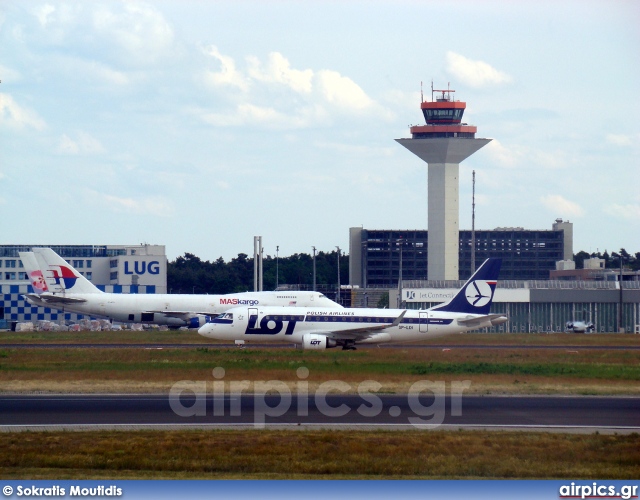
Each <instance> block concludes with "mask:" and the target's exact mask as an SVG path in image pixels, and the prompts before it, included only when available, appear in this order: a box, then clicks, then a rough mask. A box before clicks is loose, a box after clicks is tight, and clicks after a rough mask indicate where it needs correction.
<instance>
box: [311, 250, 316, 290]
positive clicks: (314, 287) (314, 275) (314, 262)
mask: <svg viewBox="0 0 640 500" xmlns="http://www.w3.org/2000/svg"><path fill="white" fill-rule="evenodd" d="M311 248H312V249H313V291H314V292H315V291H316V247H311Z"/></svg>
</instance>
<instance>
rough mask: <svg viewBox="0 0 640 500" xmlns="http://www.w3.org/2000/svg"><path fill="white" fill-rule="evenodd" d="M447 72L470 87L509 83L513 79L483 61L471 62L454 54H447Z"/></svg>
mask: <svg viewBox="0 0 640 500" xmlns="http://www.w3.org/2000/svg"><path fill="white" fill-rule="evenodd" d="M447 72H448V73H450V74H451V75H453V76H455V77H456V78H457V79H458V80H460V81H462V82H463V83H466V84H467V85H469V86H471V87H485V86H488V85H501V84H506V83H511V82H512V81H513V79H512V78H511V76H509V75H508V74H506V73H503V72H502V71H498V70H497V69H495V68H493V67H492V66H490V65H489V64H487V63H486V62H484V61H472V60H471V59H467V58H466V57H464V56H461V55H460V54H456V53H455V52H447Z"/></svg>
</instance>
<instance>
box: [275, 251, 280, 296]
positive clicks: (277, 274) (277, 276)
mask: <svg viewBox="0 0 640 500" xmlns="http://www.w3.org/2000/svg"><path fill="white" fill-rule="evenodd" d="M279 251H280V246H279V245H276V290H277V289H278V284H279V283H278V281H279V280H278V278H279V277H280V276H279V273H278V252H279Z"/></svg>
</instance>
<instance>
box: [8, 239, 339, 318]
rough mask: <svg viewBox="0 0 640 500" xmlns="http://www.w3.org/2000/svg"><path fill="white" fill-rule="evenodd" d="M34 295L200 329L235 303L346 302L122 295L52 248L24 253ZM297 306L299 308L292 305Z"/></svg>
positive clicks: (93, 312)
mask: <svg viewBox="0 0 640 500" xmlns="http://www.w3.org/2000/svg"><path fill="white" fill-rule="evenodd" d="M20 259H21V260H22V263H23V265H24V267H25V270H26V272H27V274H28V276H29V281H30V283H31V286H32V288H33V290H34V293H32V294H27V295H25V298H26V300H27V302H29V303H30V304H32V305H36V306H42V307H49V308H51V309H60V310H63V311H66V312H74V313H78V314H86V315H88V316H92V317H97V318H107V319H111V320H114V321H121V322H123V323H153V324H157V325H168V326H169V327H173V328H177V327H181V326H187V327H189V328H198V327H200V326H202V325H204V324H205V323H206V321H207V319H209V318H210V317H211V316H215V315H218V314H220V313H221V312H223V311H226V310H227V309H229V308H230V307H233V306H240V305H247V306H251V307H263V306H277V307H278V308H281V307H283V306H287V307H288V308H290V309H293V310H295V309H296V307H300V306H304V307H315V306H318V307H325V308H329V309H335V310H341V309H342V306H341V305H339V304H337V303H336V302H333V301H332V300H330V299H328V298H327V297H325V296H324V295H323V294H321V293H318V292H291V291H286V292H246V293H234V294H228V295H187V294H122V293H106V292H102V291H100V290H99V289H98V288H96V287H95V286H94V285H93V284H92V283H91V282H90V281H89V280H87V279H86V278H85V277H84V276H82V275H81V274H80V273H79V272H78V271H76V270H75V269H74V268H73V267H71V265H69V264H68V263H67V262H66V261H65V260H64V259H63V258H62V257H60V256H59V255H58V254H57V253H55V252H54V251H53V250H51V249H50V248H33V252H20ZM291 306H295V307H291Z"/></svg>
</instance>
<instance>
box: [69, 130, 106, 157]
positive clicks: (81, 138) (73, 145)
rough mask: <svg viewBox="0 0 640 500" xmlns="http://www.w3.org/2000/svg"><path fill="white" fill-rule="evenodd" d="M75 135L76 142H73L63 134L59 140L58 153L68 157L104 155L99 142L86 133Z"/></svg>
mask: <svg viewBox="0 0 640 500" xmlns="http://www.w3.org/2000/svg"><path fill="white" fill-rule="evenodd" d="M76 135H77V137H76V140H73V139H71V138H70V137H69V136H68V135H66V134H64V135H63V136H62V137H61V138H60V142H59V144H58V152H59V153H62V154H69V155H77V154H99V153H104V147H103V146H102V144H100V141H98V140H97V139H95V138H94V137H92V136H91V135H89V134H87V133H86V132H78V133H77V134H76Z"/></svg>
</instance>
